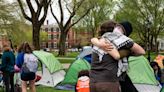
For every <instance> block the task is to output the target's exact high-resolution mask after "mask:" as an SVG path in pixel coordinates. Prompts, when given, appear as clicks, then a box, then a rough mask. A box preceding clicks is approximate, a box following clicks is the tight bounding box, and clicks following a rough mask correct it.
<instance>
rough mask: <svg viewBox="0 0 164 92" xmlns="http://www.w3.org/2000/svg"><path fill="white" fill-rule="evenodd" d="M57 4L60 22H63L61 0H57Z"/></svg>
mask: <svg viewBox="0 0 164 92" xmlns="http://www.w3.org/2000/svg"><path fill="white" fill-rule="evenodd" d="M58 4H59V8H60V14H61V17H60V22H61V23H62V24H63V20H64V13H63V8H62V4H61V0H58Z"/></svg>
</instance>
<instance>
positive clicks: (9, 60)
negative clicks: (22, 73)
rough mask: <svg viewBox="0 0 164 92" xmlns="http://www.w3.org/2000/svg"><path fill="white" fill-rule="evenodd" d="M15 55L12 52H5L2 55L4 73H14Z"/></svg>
mask: <svg viewBox="0 0 164 92" xmlns="http://www.w3.org/2000/svg"><path fill="white" fill-rule="evenodd" d="M14 65H15V55H14V54H13V52H11V51H5V52H3V55H2V67H1V70H2V71H3V72H14Z"/></svg>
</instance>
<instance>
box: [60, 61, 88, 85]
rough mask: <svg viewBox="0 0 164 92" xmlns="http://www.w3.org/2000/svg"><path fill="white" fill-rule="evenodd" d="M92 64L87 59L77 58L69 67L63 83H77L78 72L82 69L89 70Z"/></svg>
mask: <svg viewBox="0 0 164 92" xmlns="http://www.w3.org/2000/svg"><path fill="white" fill-rule="evenodd" d="M89 69H90V64H89V63H88V61H86V60H85V59H77V60H75V61H74V62H73V63H72V64H71V65H70V67H69V69H68V71H67V73H66V76H65V78H64V80H63V81H62V83H61V84H72V85H75V84H76V81H77V79H78V78H77V76H78V73H79V72H80V71H81V70H89Z"/></svg>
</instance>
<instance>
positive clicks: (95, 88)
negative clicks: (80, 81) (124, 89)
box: [90, 82, 121, 92]
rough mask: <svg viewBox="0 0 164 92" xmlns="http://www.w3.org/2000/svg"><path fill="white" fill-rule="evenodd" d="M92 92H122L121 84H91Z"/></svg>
mask: <svg viewBox="0 0 164 92" xmlns="http://www.w3.org/2000/svg"><path fill="white" fill-rule="evenodd" d="M90 92H121V91H120V85H119V82H99V83H90Z"/></svg>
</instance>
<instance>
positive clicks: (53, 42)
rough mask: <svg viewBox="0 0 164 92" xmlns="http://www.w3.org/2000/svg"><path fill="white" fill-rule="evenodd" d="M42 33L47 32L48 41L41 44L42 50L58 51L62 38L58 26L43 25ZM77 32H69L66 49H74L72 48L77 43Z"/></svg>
mask: <svg viewBox="0 0 164 92" xmlns="http://www.w3.org/2000/svg"><path fill="white" fill-rule="evenodd" d="M41 31H45V32H47V37H48V41H43V42H42V43H41V47H42V48H49V49H57V48H58V44H59V38H60V29H59V27H58V25H57V24H56V25H52V24H51V25H43V26H42V27H41ZM75 41H76V40H75V32H73V31H72V30H71V29H70V31H69V32H68V35H67V38H66V43H65V44H66V47H67V48H72V46H73V45H74V44H75V43H76V42H75Z"/></svg>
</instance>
